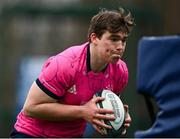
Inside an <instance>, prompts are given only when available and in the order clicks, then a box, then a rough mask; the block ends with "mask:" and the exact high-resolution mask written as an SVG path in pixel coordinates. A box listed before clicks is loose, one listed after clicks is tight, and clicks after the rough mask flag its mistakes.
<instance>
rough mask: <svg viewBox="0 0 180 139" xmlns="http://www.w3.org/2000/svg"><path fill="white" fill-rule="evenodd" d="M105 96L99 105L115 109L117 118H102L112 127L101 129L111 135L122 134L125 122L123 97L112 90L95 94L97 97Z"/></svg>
mask: <svg viewBox="0 0 180 139" xmlns="http://www.w3.org/2000/svg"><path fill="white" fill-rule="evenodd" d="M98 96H100V97H104V98H105V99H104V100H103V101H100V102H98V103H97V107H99V108H106V109H111V110H113V111H114V116H115V118H116V119H115V120H114V121H110V120H102V122H104V123H106V124H107V125H110V126H111V127H112V129H106V128H101V131H102V132H103V133H104V134H105V135H110V136H111V137H113V136H117V135H120V134H121V132H122V130H123V124H124V121H125V109H124V105H123V103H122V101H121V99H120V98H119V97H118V96H117V95H116V94H115V93H113V92H112V91H110V90H102V91H100V92H97V93H96V94H95V97H98Z"/></svg>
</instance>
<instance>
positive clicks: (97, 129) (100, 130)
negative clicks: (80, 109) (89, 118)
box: [92, 124, 104, 135]
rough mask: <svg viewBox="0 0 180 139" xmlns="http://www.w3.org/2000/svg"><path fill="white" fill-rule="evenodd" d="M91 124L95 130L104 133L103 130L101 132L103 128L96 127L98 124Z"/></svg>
mask: <svg viewBox="0 0 180 139" xmlns="http://www.w3.org/2000/svg"><path fill="white" fill-rule="evenodd" d="M92 126H93V127H94V129H95V130H96V131H97V132H99V133H100V134H101V135H104V132H103V130H102V129H101V128H100V127H98V126H97V125H95V124H92Z"/></svg>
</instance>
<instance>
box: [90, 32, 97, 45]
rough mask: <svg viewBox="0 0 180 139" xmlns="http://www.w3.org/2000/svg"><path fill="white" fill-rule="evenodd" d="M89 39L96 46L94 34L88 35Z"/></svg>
mask: <svg viewBox="0 0 180 139" xmlns="http://www.w3.org/2000/svg"><path fill="white" fill-rule="evenodd" d="M90 39H91V42H92V43H94V44H97V39H98V38H97V36H96V34H95V33H91V35H90Z"/></svg>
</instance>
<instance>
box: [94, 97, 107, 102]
mask: <svg viewBox="0 0 180 139" xmlns="http://www.w3.org/2000/svg"><path fill="white" fill-rule="evenodd" d="M104 99H105V98H104V97H95V98H94V101H95V103H97V102H99V101H103V100H104Z"/></svg>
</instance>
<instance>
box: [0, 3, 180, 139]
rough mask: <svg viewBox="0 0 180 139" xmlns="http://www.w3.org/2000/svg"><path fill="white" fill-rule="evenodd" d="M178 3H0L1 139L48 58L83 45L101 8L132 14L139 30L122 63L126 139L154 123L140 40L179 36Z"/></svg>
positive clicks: (132, 34)
mask: <svg viewBox="0 0 180 139" xmlns="http://www.w3.org/2000/svg"><path fill="white" fill-rule="evenodd" d="M179 5H180V1H179V0H149V1H146V0H0V137H9V133H10V131H11V128H12V126H13V124H14V122H15V118H16V115H17V113H18V112H19V111H20V109H21V108H22V104H23V103H24V100H25V97H26V94H27V92H28V89H29V87H30V85H31V83H32V82H33V80H35V79H36V78H37V76H38V74H39V72H40V70H41V67H42V63H43V62H44V61H45V60H46V59H47V57H49V56H51V55H54V54H57V53H59V52H61V51H62V50H64V49H65V48H67V47H69V46H71V45H76V44H80V43H84V42H85V41H86V40H87V30H88V27H89V21H90V18H91V17H92V16H93V15H94V14H96V13H97V12H98V11H99V9H100V8H107V9H117V8H118V7H123V8H125V9H128V10H129V11H131V13H132V15H133V16H134V18H135V22H136V26H135V28H134V30H133V31H132V33H131V35H130V37H129V39H128V42H127V48H126V52H125V55H124V57H123V59H124V60H125V61H126V63H127V65H128V67H129V84H128V86H127V88H126V89H125V91H124V94H123V95H122V99H123V101H124V103H127V104H129V107H130V114H131V117H132V124H131V127H130V128H129V129H128V132H127V134H126V137H134V132H135V131H137V130H146V129H148V127H150V126H151V120H150V117H149V113H148V111H147V107H146V104H145V101H144V99H143V97H142V96H140V95H139V94H138V93H137V91H136V66H137V46H138V41H139V39H141V37H143V36H164V35H175V34H179V33H180V26H179V25H180V16H179V13H180V9H179Z"/></svg>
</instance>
